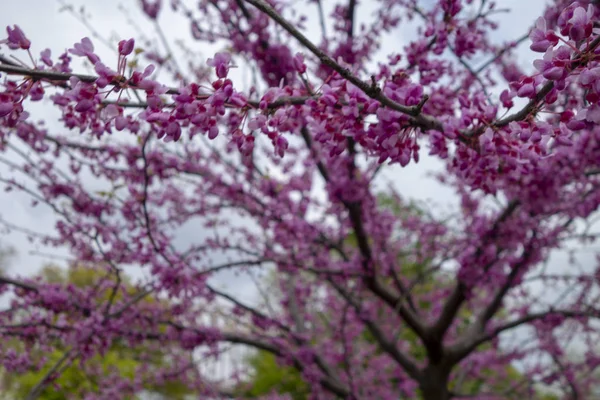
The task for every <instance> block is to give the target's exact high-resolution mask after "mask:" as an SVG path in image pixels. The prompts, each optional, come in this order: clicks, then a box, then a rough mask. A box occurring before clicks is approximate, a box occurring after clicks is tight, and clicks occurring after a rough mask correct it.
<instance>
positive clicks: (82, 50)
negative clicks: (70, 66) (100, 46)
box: [69, 37, 100, 64]
mask: <svg viewBox="0 0 600 400" xmlns="http://www.w3.org/2000/svg"><path fill="white" fill-rule="evenodd" d="M69 53H71V54H74V55H76V56H80V57H87V58H88V60H90V62H91V63H92V64H96V63H97V62H98V61H99V60H100V58H99V57H98V56H97V55H96V54H94V45H93V44H92V41H91V40H90V38H88V37H84V38H83V39H81V43H75V44H74V45H73V48H72V49H70V50H69Z"/></svg>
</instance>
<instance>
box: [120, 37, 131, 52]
mask: <svg viewBox="0 0 600 400" xmlns="http://www.w3.org/2000/svg"><path fill="white" fill-rule="evenodd" d="M134 44H135V41H134V40H133V38H131V39H129V40H121V41H120V42H119V54H120V55H122V56H128V55H129V54H131V52H132V51H133V46H134Z"/></svg>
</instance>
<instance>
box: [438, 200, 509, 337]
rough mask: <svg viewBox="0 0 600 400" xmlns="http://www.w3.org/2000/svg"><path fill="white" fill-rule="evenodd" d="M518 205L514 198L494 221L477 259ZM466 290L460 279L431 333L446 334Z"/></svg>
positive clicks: (439, 335) (476, 255)
mask: <svg viewBox="0 0 600 400" xmlns="http://www.w3.org/2000/svg"><path fill="white" fill-rule="evenodd" d="M518 205H519V201H518V200H513V201H511V202H510V203H508V205H507V206H506V208H505V209H504V211H503V212H502V214H500V216H499V217H498V219H497V220H496V222H494V225H492V228H491V229H490V230H489V231H488V233H487V234H486V235H485V236H484V237H483V238H482V245H481V246H480V247H479V249H477V252H476V253H475V257H474V258H475V259H477V258H478V257H479V255H480V254H481V252H482V251H483V250H482V249H483V245H484V244H485V243H487V241H488V240H490V239H492V238H494V236H496V234H497V233H498V229H500V225H502V223H503V222H505V221H506V220H507V219H508V218H509V217H510V216H511V215H512V213H513V212H514V211H515V210H516V209H517V207H518ZM466 290H467V287H466V285H465V284H463V283H462V282H460V281H458V282H457V283H456V286H455V287H454V290H453V291H452V293H451V294H450V296H449V297H448V301H446V303H445V304H444V307H443V308H442V312H441V313H440V316H439V318H438V320H437V322H436V323H435V324H434V325H433V326H432V328H431V334H432V335H433V336H434V337H436V338H439V339H441V338H443V336H444V335H445V334H446V331H447V330H448V328H449V327H450V325H452V322H453V321H454V318H455V317H456V314H457V313H458V310H459V309H460V307H461V305H462V303H463V302H464V301H465V299H466V296H465V291H466Z"/></svg>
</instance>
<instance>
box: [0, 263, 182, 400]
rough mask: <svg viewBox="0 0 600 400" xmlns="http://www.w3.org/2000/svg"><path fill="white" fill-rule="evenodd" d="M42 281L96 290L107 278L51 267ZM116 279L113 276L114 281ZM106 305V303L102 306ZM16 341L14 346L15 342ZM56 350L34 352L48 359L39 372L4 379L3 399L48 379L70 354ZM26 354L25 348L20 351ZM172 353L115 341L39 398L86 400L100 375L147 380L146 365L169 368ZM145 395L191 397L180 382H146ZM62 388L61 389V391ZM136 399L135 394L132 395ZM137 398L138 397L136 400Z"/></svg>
mask: <svg viewBox="0 0 600 400" xmlns="http://www.w3.org/2000/svg"><path fill="white" fill-rule="evenodd" d="M41 276H42V280H43V281H44V282H48V283H51V284H63V285H73V286H74V287H76V288H86V287H93V286H94V285H96V284H98V283H99V282H101V281H102V280H104V279H105V278H106V277H105V276H102V274H101V273H100V270H99V269H96V268H88V267H85V266H82V265H72V266H71V267H70V268H69V269H68V270H65V269H64V268H62V267H60V266H55V265H47V266H45V267H44V268H43V269H42V272H41ZM112 278H113V277H111V279H112ZM121 279H123V285H124V286H123V288H124V290H127V291H129V292H133V291H134V286H133V285H132V284H131V283H130V282H129V280H128V279H126V277H122V278H121ZM116 296H117V297H122V295H121V294H116ZM102 300H103V301H106V300H107V298H104V299H102V298H99V299H97V301H99V302H101V301H102ZM150 301H151V299H149V298H148V299H145V300H143V302H146V303H148V302H150ZM100 304H102V303H100ZM11 342H12V343H11ZM11 342H9V343H6V344H5V346H7V347H12V346H15V347H16V346H19V344H20V343H19V342H18V341H15V340H12V341H11ZM53 346H54V348H55V350H54V351H53V352H52V353H51V354H45V353H44V351H43V350H41V349H40V350H38V351H33V352H32V353H31V355H32V356H33V357H34V358H36V359H40V358H44V359H45V362H43V363H42V366H41V368H40V369H38V370H28V371H25V372H24V373H22V374H12V375H6V374H3V375H4V376H3V377H2V380H3V384H2V388H3V390H2V392H3V393H2V395H0V398H3V399H4V398H6V399H15V398H25V397H26V396H27V395H28V393H30V392H31V391H32V390H34V388H35V387H36V385H37V384H38V383H39V382H40V381H43V380H44V377H45V376H46V374H48V373H49V370H50V368H51V367H52V366H53V365H55V364H56V363H57V362H58V361H59V360H60V359H61V357H62V356H63V354H64V353H65V352H66V351H67V349H65V348H64V346H63V345H62V343H60V342H58V343H56V344H54V345H53ZM20 351H23V348H21V349H20ZM168 354H169V352H168V351H165V350H164V349H158V350H157V349H155V348H152V347H149V348H144V347H142V346H139V347H137V348H135V347H134V348H131V347H129V346H127V345H126V344H125V343H119V342H117V341H115V342H113V343H112V345H111V346H110V348H109V349H108V350H106V351H105V352H104V353H103V354H97V355H95V356H93V357H92V358H91V359H89V360H87V362H86V363H81V364H78V365H74V364H71V365H69V366H67V367H65V368H64V370H63V371H62V373H61V374H60V376H58V377H57V379H56V381H55V383H54V385H49V386H46V387H44V388H40V391H39V397H38V398H39V399H41V400H66V399H76V398H83V397H84V395H85V394H86V393H88V392H92V393H97V392H99V387H98V385H99V382H98V381H97V379H96V375H100V376H101V377H102V378H103V379H105V378H106V377H110V376H112V375H114V374H117V375H118V376H119V377H123V378H126V379H127V380H129V381H134V380H135V379H138V380H139V379H142V380H144V379H143V377H142V376H141V375H139V374H140V373H141V372H142V371H143V368H142V365H143V364H149V365H151V366H152V368H156V369H160V368H162V367H164V366H165V365H167V364H168V363H169V362H170V360H169V358H168ZM145 381H146V383H145V385H144V387H143V392H144V393H146V395H148V394H155V395H158V394H160V395H162V396H168V398H169V399H184V398H185V396H187V395H189V394H190V391H189V390H187V387H186V386H185V385H183V384H181V383H180V382H177V380H176V379H171V380H170V381H167V382H163V383H160V382H159V383H155V382H152V381H151V380H150V381H148V380H147V379H146V380H145ZM57 388H59V389H60V390H57ZM131 395H132V396H133V395H134V393H131ZM136 398H137V397H136Z"/></svg>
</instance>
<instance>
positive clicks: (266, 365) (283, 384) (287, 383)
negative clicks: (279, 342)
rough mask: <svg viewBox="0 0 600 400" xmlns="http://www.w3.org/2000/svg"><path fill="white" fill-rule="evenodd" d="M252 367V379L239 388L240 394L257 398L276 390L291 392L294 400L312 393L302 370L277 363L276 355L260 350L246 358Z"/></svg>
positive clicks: (301, 399) (278, 391) (302, 398)
mask: <svg viewBox="0 0 600 400" xmlns="http://www.w3.org/2000/svg"><path fill="white" fill-rule="evenodd" d="M246 362H247V365H248V366H249V367H250V369H251V376H250V381H249V383H248V384H247V385H243V387H240V388H239V389H238V391H239V393H240V395H242V396H245V397H249V398H256V397H259V396H262V395H265V394H268V393H272V392H276V393H280V394H284V393H286V394H289V395H290V396H291V397H292V399H294V400H304V399H307V398H308V395H309V393H310V390H309V387H308V384H307V383H306V382H304V380H303V379H302V376H301V375H300V372H299V371H298V370H297V369H295V368H293V367H284V366H281V365H279V364H278V363H277V360H276V359H275V356H273V354H271V353H267V352H265V351H259V352H257V353H256V354H253V355H252V356H250V357H248V358H247V359H246Z"/></svg>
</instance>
